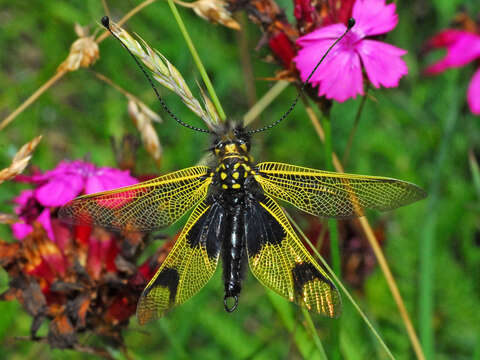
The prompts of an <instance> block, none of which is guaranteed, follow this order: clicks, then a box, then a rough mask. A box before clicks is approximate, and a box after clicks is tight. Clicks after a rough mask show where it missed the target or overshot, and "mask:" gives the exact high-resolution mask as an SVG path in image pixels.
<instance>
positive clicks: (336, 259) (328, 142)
mask: <svg viewBox="0 0 480 360" xmlns="http://www.w3.org/2000/svg"><path fill="white" fill-rule="evenodd" d="M323 119H324V120H323V127H324V129H325V142H324V145H325V160H326V168H327V170H328V171H333V159H332V152H333V151H332V124H331V122H330V112H329V111H327V112H326V113H325V114H324V116H323ZM328 230H329V233H330V257H331V260H332V267H333V271H334V272H335V273H336V274H338V276H339V277H341V271H342V266H341V260H340V243H339V239H338V226H337V220H335V219H328ZM332 330H333V331H332V332H333V339H334V342H335V345H334V346H333V353H332V355H333V356H332V357H333V359H335V360H339V359H340V350H339V349H340V345H339V344H340V341H339V338H340V336H339V334H340V326H339V323H338V322H336V323H334V324H333V326H332Z"/></svg>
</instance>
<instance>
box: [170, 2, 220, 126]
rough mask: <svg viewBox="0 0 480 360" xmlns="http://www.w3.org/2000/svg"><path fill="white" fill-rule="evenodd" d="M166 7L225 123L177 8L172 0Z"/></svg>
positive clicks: (216, 98) (208, 79) (210, 84)
mask: <svg viewBox="0 0 480 360" xmlns="http://www.w3.org/2000/svg"><path fill="white" fill-rule="evenodd" d="M167 2H168V5H169V6H170V9H171V10H172V14H173V17H174V18H175V20H176V21H177V24H178V27H179V28H180V32H181V33H182V35H183V38H184V39H185V42H186V43H187V46H188V49H189V50H190V53H191V54H192V57H193V61H194V62H195V65H196V66H197V68H198V71H199V72H200V75H201V77H202V79H203V82H204V83H205V86H206V88H207V91H208V93H209V94H210V98H211V99H212V102H213V104H214V105H215V108H216V109H217V113H218V116H220V119H222V121H225V119H226V118H227V116H226V115H225V112H224V111H223V108H222V105H221V104H220V101H219V100H218V97H217V94H216V93H215V90H214V88H213V85H212V82H211V81H210V78H209V77H208V74H207V71H206V70H205V67H204V66H203V63H202V60H200V56H198V52H197V50H196V49H195V46H194V45H193V42H192V39H191V38H190V35H189V34H188V31H187V28H186V27H185V24H184V23H183V20H182V18H181V17H180V13H179V12H178V10H177V7H176V5H175V3H174V2H173V0H167Z"/></svg>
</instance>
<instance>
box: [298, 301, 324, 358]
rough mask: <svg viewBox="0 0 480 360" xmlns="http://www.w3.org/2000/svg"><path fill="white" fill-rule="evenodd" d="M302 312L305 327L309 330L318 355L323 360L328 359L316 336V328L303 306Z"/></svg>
mask: <svg viewBox="0 0 480 360" xmlns="http://www.w3.org/2000/svg"><path fill="white" fill-rule="evenodd" d="M302 313H303V316H304V318H305V322H306V324H305V327H306V329H307V330H308V331H310V334H311V335H312V338H313V342H314V343H315V346H316V347H317V349H318V351H319V353H320V357H321V358H322V359H324V360H327V359H328V357H327V354H326V353H325V349H324V348H323V345H322V341H321V340H320V338H319V337H318V334H317V329H315V325H314V324H313V321H312V317H311V316H310V313H309V312H308V310H307V309H305V308H304V307H302Z"/></svg>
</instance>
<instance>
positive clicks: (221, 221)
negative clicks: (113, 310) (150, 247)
mask: <svg viewBox="0 0 480 360" xmlns="http://www.w3.org/2000/svg"><path fill="white" fill-rule="evenodd" d="M208 200H209V199H207V200H205V201H203V202H202V203H200V204H199V205H198V206H197V207H196V208H195V209H194V210H193V213H192V214H191V215H190V218H189V219H188V221H187V224H186V225H185V227H184V228H183V230H182V233H181V234H180V236H179V238H178V239H177V241H176V243H175V245H174V246H173V249H172V250H171V251H170V253H169V254H168V256H167V258H166V259H165V261H164V262H163V263H162V265H161V266H160V268H159V269H158V271H157V273H156V274H155V276H154V277H153V278H152V279H151V280H150V282H149V283H148V285H147V286H146V288H145V290H144V291H143V293H142V295H141V297H140V300H139V302H138V306H137V318H138V322H139V323H140V324H145V323H146V322H148V321H151V320H154V319H157V318H159V317H161V316H163V315H164V314H165V313H166V312H167V311H168V310H169V309H170V308H172V307H173V306H176V305H180V304H182V303H184V302H185V301H187V300H188V299H189V298H191V297H192V296H193V295H195V294H196V293H197V292H198V291H199V290H200V289H201V288H202V287H203V286H204V285H205V284H206V283H207V282H208V280H209V279H210V278H211V277H212V275H213V274H214V272H215V269H216V267H217V263H218V257H219V252H220V246H221V242H222V239H223V237H224V236H225V234H224V233H225V223H226V214H225V211H224V209H223V207H222V206H221V205H219V204H218V203H216V202H211V201H208Z"/></svg>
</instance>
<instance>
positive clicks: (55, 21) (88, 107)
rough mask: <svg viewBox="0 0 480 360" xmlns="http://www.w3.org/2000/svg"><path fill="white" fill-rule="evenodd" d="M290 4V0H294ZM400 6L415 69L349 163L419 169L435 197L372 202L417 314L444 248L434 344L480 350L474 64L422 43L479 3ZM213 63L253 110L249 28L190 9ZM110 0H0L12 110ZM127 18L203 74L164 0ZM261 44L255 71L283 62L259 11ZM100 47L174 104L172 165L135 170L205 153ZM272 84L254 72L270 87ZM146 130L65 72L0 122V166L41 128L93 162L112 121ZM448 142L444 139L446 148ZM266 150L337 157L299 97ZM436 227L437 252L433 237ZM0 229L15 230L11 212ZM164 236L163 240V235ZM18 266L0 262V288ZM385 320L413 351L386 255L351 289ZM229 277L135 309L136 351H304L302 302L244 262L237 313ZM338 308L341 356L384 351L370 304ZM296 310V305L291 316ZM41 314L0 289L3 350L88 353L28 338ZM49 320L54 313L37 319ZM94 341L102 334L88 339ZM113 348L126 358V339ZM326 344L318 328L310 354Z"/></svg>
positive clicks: (183, 113)
mask: <svg viewBox="0 0 480 360" xmlns="http://www.w3.org/2000/svg"><path fill="white" fill-rule="evenodd" d="M108 3H109V5H110V7H111V11H112V17H113V18H114V19H115V18H116V19H118V18H120V17H121V16H122V15H123V14H125V13H126V12H127V11H128V10H130V9H131V8H133V7H134V6H135V5H137V4H138V3H139V2H138V1H133V0H130V1H115V2H113V1H109V2H108ZM281 4H282V6H284V7H285V9H286V11H287V13H289V14H291V9H292V5H291V3H289V2H288V1H283V2H282V3H281ZM397 6H398V12H399V16H400V22H399V25H398V27H397V28H396V29H395V30H394V31H393V32H392V33H390V34H389V35H388V37H387V39H386V41H388V42H389V43H392V44H395V45H396V46H399V47H402V48H404V49H407V50H408V54H407V55H406V56H405V59H406V61H407V63H408V66H409V74H408V76H407V77H405V78H404V79H402V81H401V86H400V87H399V88H397V89H381V90H374V91H372V92H371V93H372V95H373V97H374V98H375V100H374V101H373V100H368V101H367V104H366V107H365V110H364V113H363V116H362V119H361V123H360V127H359V130H358V133H357V135H356V138H355V141H354V145H353V149H352V155H351V160H350V162H349V166H348V169H347V170H348V172H353V173H359V174H372V175H382V176H391V177H395V178H400V179H403V180H408V181H411V182H414V183H417V184H419V185H421V186H422V187H424V188H425V189H426V190H427V191H428V192H429V193H430V197H429V198H428V199H427V200H425V201H422V202H420V203H417V204H414V205H411V206H408V207H405V208H402V209H399V210H396V211H395V212H392V213H388V214H378V213H375V214H370V216H369V218H370V219H371V220H372V222H373V223H375V222H377V221H379V220H386V221H387V244H386V248H385V251H386V255H387V258H388V261H389V264H390V266H391V267H392V270H393V272H394V275H395V277H396V280H397V281H398V283H399V287H400V290H401V293H402V295H403V296H404V299H405V301H406V303H407V307H408V309H409V312H410V315H411V316H412V319H413V321H414V324H415V326H416V327H417V328H418V326H419V325H420V324H419V322H420V321H422V320H420V319H419V317H418V304H419V301H420V299H419V288H420V287H421V286H423V285H424V284H423V283H421V282H420V281H419V278H420V275H419V272H420V271H421V269H420V268H419V261H420V259H421V257H430V258H431V259H432V261H433V263H434V281H433V283H432V284H431V285H432V286H433V298H434V318H433V319H432V321H433V322H432V324H433V326H434V333H435V355H434V357H435V358H436V359H451V358H455V359H471V358H476V359H480V335H479V334H480V329H479V327H480V311H479V304H480V281H479V280H480V271H479V269H480V232H479V231H480V206H479V199H480V193H478V192H476V190H475V186H474V184H473V176H472V172H471V169H470V167H469V163H468V152H469V150H473V151H476V152H477V157H478V156H479V154H480V153H479V151H480V146H479V144H480V118H479V117H478V116H477V117H475V116H473V115H472V114H471V113H470V112H469V110H468V108H467V106H466V100H465V99H466V89H467V85H468V81H469V79H470V78H471V76H472V74H473V71H474V69H475V67H474V66H472V65H469V66H466V67H465V68H462V69H458V70H450V71H448V72H447V73H444V74H442V75H440V76H437V77H432V78H429V77H424V76H423V75H422V70H423V69H424V67H425V65H426V64H428V63H431V62H432V61H433V60H434V59H435V58H438V56H439V55H441V54H439V53H437V54H431V55H428V56H426V55H425V54H424V53H422V52H421V50H422V46H423V45H424V43H425V41H426V40H427V39H428V38H429V37H430V36H432V35H433V34H435V33H437V32H438V31H439V30H441V29H443V28H445V27H447V26H448V24H449V22H450V21H451V19H452V18H453V16H454V14H455V12H456V11H457V10H459V9H460V7H464V8H466V9H467V10H468V11H469V12H470V14H471V15H472V17H476V16H477V15H479V14H480V5H479V4H478V2H476V1H473V0H472V1H460V0H455V1H452V0H438V1H435V2H430V1H413V0H410V1H398V2H397ZM180 11H181V14H182V16H183V18H184V21H185V22H186V24H187V27H188V29H189V32H190V34H191V35H192V37H193V40H194V42H195V44H196V46H197V49H198V51H199V53H200V56H201V58H202V61H203V62H204V65H205V66H206V68H207V71H208V73H209V75H210V76H211V79H212V82H213V84H214V87H215V89H216V91H217V94H218V95H219V98H220V100H221V102H222V105H223V107H224V108H225V110H226V112H227V114H228V115H229V116H230V117H232V118H234V119H240V118H241V117H242V115H243V114H244V113H245V112H246V111H247V110H248V105H247V100H246V95H245V88H246V86H245V82H244V81H245V80H244V77H243V75H242V70H241V63H240V50H239V45H238V39H237V34H236V33H235V32H233V31H230V30H228V29H225V28H223V27H220V26H212V25H210V24H208V23H206V22H205V21H203V20H201V19H199V18H198V17H196V16H195V15H194V14H193V12H191V11H189V10H185V9H180ZM103 13H104V11H103V8H102V4H101V1H99V0H83V1H80V0H69V1H40V0H30V1H19V2H12V1H5V0H0V23H1V24H2V30H1V31H0V63H1V67H0V69H1V70H0V89H1V96H0V117H1V118H4V117H5V116H6V115H8V114H9V113H10V112H11V111H13V109H15V108H16V107H17V106H18V105H19V104H20V103H21V102H22V101H23V100H24V99H25V98H26V97H27V96H29V95H30V94H31V93H33V92H34V91H35V90H36V89H37V88H38V87H39V86H40V85H41V84H42V83H43V82H44V81H46V80H47V79H48V78H49V77H50V76H51V75H52V74H53V73H54V72H55V69H56V67H57V66H58V64H59V63H60V62H61V61H63V60H64V58H65V57H66V56H67V54H68V49H69V47H70V44H71V43H72V42H73V41H74V40H75V39H76V36H75V33H74V31H73V25H74V23H75V22H78V23H80V24H82V25H91V26H92V28H95V27H96V25H97V22H98V21H99V19H100V18H101V16H102V15H103ZM126 28H127V29H128V30H129V31H130V32H132V33H133V32H136V33H138V34H140V35H141V36H142V38H144V39H145V40H146V41H147V42H148V43H149V44H150V45H151V46H152V47H154V48H157V49H158V50H160V51H161V52H162V53H163V54H164V55H165V56H166V57H167V58H168V59H169V60H170V61H171V62H172V63H173V64H175V66H176V67H177V68H178V69H179V70H180V71H181V72H182V74H183V75H184V77H185V78H186V79H187V81H188V82H189V84H190V86H191V88H192V89H196V85H195V80H196V79H199V75H198V72H197V71H196V68H195V66H194V64H193V61H192V59H191V56H190V53H189V52H188V51H187V47H186V45H185V43H184V41H183V39H182V37H181V35H180V32H179V29H178V27H177V25H176V23H175V22H174V19H173V17H172V15H171V13H170V10H169V8H168V6H167V4H166V3H165V2H163V1H158V2H156V3H154V4H153V5H150V6H149V7H148V8H147V9H145V10H144V11H142V12H140V13H139V14H138V15H136V16H135V17H133V18H132V19H131V20H130V21H129V22H128V24H127V26H126ZM247 32H248V37H249V48H250V49H251V53H250V56H251V59H252V62H253V65H254V74H255V77H256V78H257V79H260V78H264V77H271V76H272V75H273V73H274V71H275V70H277V69H278V67H277V66H276V65H274V64H269V63H266V62H264V61H263V57H264V55H266V52H265V50H260V51H254V50H253V49H254V48H255V46H256V44H257V42H258V41H259V39H260V37H261V35H260V33H259V31H258V28H257V27H255V26H253V25H252V24H249V25H248V27H247ZM100 56H101V57H100V60H99V61H98V62H97V63H96V64H95V65H94V69H95V70H96V71H98V72H100V73H102V74H104V75H106V76H108V77H110V78H112V79H113V80H114V81H115V82H116V83H118V84H119V85H121V86H122V87H124V88H127V89H129V91H131V92H132V93H134V94H135V95H136V96H138V97H139V98H140V99H142V100H143V101H144V102H145V103H147V104H148V105H149V106H150V107H151V108H153V109H155V110H157V111H158V112H159V113H160V114H162V116H163V117H164V123H163V124H157V125H155V127H156V130H157V131H158V134H159V136H160V139H161V142H162V144H163V147H164V157H163V162H162V167H161V168H160V169H158V168H156V167H155V165H154V162H153V161H152V160H151V158H150V157H149V156H148V155H147V154H146V152H145V150H144V149H140V151H139V157H138V163H137V172H139V173H152V172H153V173H166V172H169V171H172V170H176V169H180V168H183V167H187V166H190V165H192V164H194V163H195V162H196V161H198V160H199V158H200V156H201V154H200V153H199V149H207V148H208V146H209V139H208V137H206V136H204V135H201V134H198V133H194V132H191V131H188V130H187V129H184V128H181V127H179V126H178V125H177V124H175V123H174V122H173V121H171V120H170V119H169V118H167V116H166V115H165V114H164V113H162V112H161V111H160V106H159V105H158V104H157V103H156V100H155V98H154V95H153V93H152V91H151V89H150V87H149V86H148V84H147V83H146V81H145V79H144V78H143V77H142V74H141V73H140V72H139V71H138V69H137V68H136V67H135V66H134V65H133V63H132V61H131V59H129V56H128V54H126V53H125V52H124V51H123V50H122V49H121V48H120V46H119V45H118V44H117V43H115V42H114V41H112V40H111V39H107V40H106V41H104V42H102V43H101V45H100ZM271 85H272V84H271V83H269V82H266V81H262V80H257V81H256V91H257V95H258V97H260V96H261V95H262V94H264V93H265V92H266V91H267V90H268V88H269V87H270V86H271ZM162 92H163V94H164V96H165V100H166V102H167V103H168V104H170V107H171V108H172V109H173V110H174V112H175V113H176V114H178V115H179V116H180V117H181V118H182V119H183V120H184V121H186V122H188V123H191V124H197V125H201V124H200V121H199V120H198V119H197V118H195V116H194V115H193V114H192V113H191V112H190V111H189V110H188V109H186V108H185V107H184V106H183V105H182V104H181V102H180V101H179V100H178V98H177V97H176V96H175V95H173V94H171V93H168V92H167V91H162ZM294 96H295V90H294V89H293V88H292V87H289V88H288V89H287V90H286V91H284V92H283V93H282V94H281V95H280V96H279V98H278V99H276V101H275V102H274V103H273V105H272V106H270V107H269V108H268V109H267V111H266V112H264V113H263V114H262V115H261V117H260V119H259V122H257V125H258V124H259V123H260V122H261V123H262V124H265V123H268V122H271V121H273V120H275V119H277V118H278V117H280V116H281V114H282V113H283V112H284V111H285V110H286V107H287V105H286V104H288V103H289V102H290V101H291V99H293V98H294ZM358 105H359V99H357V100H350V101H348V102H346V103H344V104H335V105H334V106H333V111H332V123H333V147H334V150H335V151H336V152H337V153H339V154H340V155H341V154H343V151H344V149H345V146H346V142H347V139H348V134H349V131H350V129H351V127H352V124H353V119H354V117H355V112H356V109H357V107H358ZM126 133H134V134H136V133H137V132H136V130H135V128H134V126H133V125H132V123H131V121H130V119H129V117H128V114H127V107H126V101H125V98H124V97H123V96H122V95H121V94H119V93H118V92H117V91H116V90H114V89H112V88H111V87H108V86H107V85H105V84H104V83H102V82H100V81H99V80H97V79H96V78H95V77H94V75H93V73H92V72H91V71H89V70H79V71H76V72H73V73H70V74H68V75H66V76H65V78H64V79H62V80H61V81H60V82H59V83H58V84H56V85H55V86H54V87H53V88H52V89H51V90H50V91H48V92H47V93H46V94H44V95H43V96H42V97H41V98H40V99H39V100H38V101H37V102H35V104H34V105H33V106H31V107H30V108H28V109H27V110H26V111H25V112H23V113H22V114H21V115H20V116H19V117H18V118H17V119H16V120H15V121H14V122H13V123H12V124H10V125H9V126H8V127H7V128H6V129H5V130H3V131H0V168H3V167H6V166H7V165H8V164H9V163H10V160H11V157H12V156H13V155H14V154H15V152H16V151H17V150H18V148H19V147H20V146H21V145H23V144H24V143H26V142H27V141H30V140H31V139H32V138H33V137H34V136H36V135H39V134H42V135H43V136H44V139H43V141H42V142H41V144H40V146H39V147H38V149H37V150H36V152H35V155H34V157H33V160H32V163H33V164H34V165H35V166H38V167H40V168H41V169H44V170H46V169H51V168H53V167H55V166H56V164H57V163H58V162H59V161H61V160H63V159H65V158H70V159H77V158H83V157H85V156H89V157H90V159H91V160H92V161H93V162H94V163H95V164H97V165H101V166H115V161H114V156H113V153H112V151H111V146H110V140H109V137H112V136H113V137H114V138H116V139H121V137H122V136H123V135H125V134H126ZM442 148H443V151H442ZM253 155H254V157H255V158H256V159H262V160H272V161H282V162H287V163H293V164H298V165H305V166H309V167H315V168H323V167H324V164H325V159H324V154H323V146H322V144H321V143H320V142H319V140H318V138H317V137H316V135H315V133H314V131H313V128H312V125H311V123H310V121H309V120H308V117H307V116H306V113H305V110H304V108H303V107H302V105H299V106H297V108H296V110H295V111H294V112H293V114H292V116H290V118H289V119H288V120H287V121H285V122H284V123H283V124H282V125H280V126H279V127H277V128H276V129H274V130H273V131H270V132H267V133H264V134H262V135H260V136H258V137H257V138H255V140H254V150H253ZM20 188H21V185H18V184H13V183H4V184H2V185H0V211H1V212H10V211H11V210H12V204H11V202H10V200H11V199H12V198H13V197H14V196H15V195H17V194H18V192H19V190H20ZM428 236H431V237H432V238H433V240H434V247H433V250H432V252H431V253H425V251H424V250H422V242H423V241H424V239H425V237H428ZM0 237H1V238H2V239H12V236H11V233H10V230H9V228H8V227H7V226H4V225H2V227H1V228H0ZM153 250H154V249H152V251H153ZM7 282H8V279H7V277H6V275H5V274H4V273H3V272H2V273H0V291H3V290H4V289H5V288H6V287H7ZM354 295H355V298H356V300H357V301H358V302H359V303H360V304H361V306H362V308H363V309H365V311H366V313H367V314H368V316H369V317H370V318H371V319H372V320H373V322H374V324H375V326H376V327H377V328H378V329H379V331H380V333H381V335H382V337H383V339H384V340H385V342H386V343H387V344H388V345H389V346H390V347H391V349H392V351H393V353H394V354H395V355H396V357H397V358H398V359H409V358H413V356H414V355H413V352H412V350H411V347H410V343H409V341H408V338H407V335H406V333H405V331H404V326H403V323H402V322H401V319H400V316H399V315H398V311H397V308H396V306H395V304H394V302H393V300H392V297H391V295H390V292H389V290H388V287H387V285H386V282H385V280H384V277H383V275H382V274H381V272H380V271H379V270H378V269H377V270H376V271H375V272H374V273H373V274H372V275H371V276H370V277H369V278H368V280H367V282H366V284H365V289H364V291H362V292H357V293H355V294H354ZM222 297H223V292H222V284H221V280H220V276H219V274H218V273H217V275H216V277H215V279H213V280H212V281H211V282H210V283H209V284H208V285H207V287H206V288H205V289H204V290H203V291H201V292H200V293H199V294H198V295H197V296H195V297H194V298H193V299H192V300H191V301H189V302H188V303H186V304H185V305H183V306H182V307H181V308H179V309H177V310H175V311H173V312H172V313H170V314H169V315H168V316H167V317H165V318H163V319H161V320H160V321H157V322H155V323H153V324H150V325H148V326H147V327H145V328H141V327H140V326H139V325H138V324H137V323H136V320H134V319H132V321H131V325H130V327H129V329H128V330H127V331H126V332H125V337H126V344H127V346H128V349H129V351H130V353H131V354H132V356H133V357H135V358H142V359H154V358H155V359H158V358H165V359H167V358H168V359H170V358H172V359H176V358H198V359H217V358H227V357H228V358H231V359H276V358H283V359H285V358H293V359H295V358H301V357H302V356H301V355H300V353H299V352H298V350H297V349H296V346H295V343H294V341H293V340H292V339H293V335H292V333H293V332H295V331H297V330H296V329H298V328H300V327H302V321H303V317H302V314H301V312H300V311H299V309H298V308H296V307H295V306H293V305H290V304H287V303H286V302H283V301H281V300H278V299H274V303H275V304H276V306H272V302H271V300H270V297H268V296H266V295H265V289H264V288H263V287H262V286H261V285H260V284H259V283H258V282H256V281H255V280H253V279H252V277H251V276H250V275H248V276H247V280H246V284H245V286H244V292H243V294H242V298H241V303H240V308H239V310H238V311H236V312H235V313H233V314H227V313H225V312H224V311H223V304H222ZM344 304H345V311H344V314H343V315H342V317H341V319H340V320H329V319H324V318H316V317H314V321H315V325H316V327H317V330H318V332H319V336H320V338H321V340H322V343H323V345H324V347H325V349H326V352H327V355H329V354H331V353H332V347H333V346H336V344H338V343H339V344H340V353H341V356H342V358H346V359H365V358H372V357H374V358H385V354H384V353H383V352H382V350H380V348H379V347H378V345H377V343H376V341H375V339H374V338H373V337H372V334H371V333H370V332H369V331H368V329H367V328H366V326H365V324H364V323H363V322H362V320H361V318H360V317H359V315H358V314H357V313H356V312H355V311H354V310H353V309H352V307H351V305H350V304H348V302H347V301H346V300H345V299H344ZM285 319H291V320H294V321H295V322H294V327H293V330H288V326H286V322H285ZM333 322H339V323H340V340H339V342H337V339H332V336H331V328H332V323H333ZM29 326H30V318H29V316H27V315H26V314H25V313H24V312H23V311H22V310H21V309H20V307H19V306H18V304H16V303H5V302H2V303H0V347H1V348H2V351H0V358H8V359H25V358H37V359H67V358H68V359H70V358H74V359H77V358H78V359H80V358H85V355H84V354H78V353H75V352H73V351H67V350H66V351H60V350H53V351H52V350H50V349H49V348H48V346H47V345H44V344H38V343H33V342H25V341H16V340H15V339H14V337H15V336H26V335H28V329H29ZM42 331H43V333H45V331H46V328H45V327H43V328H42V330H41V331H40V333H42ZM84 341H85V342H86V343H89V344H95V343H96V340H95V339H91V338H86V339H84ZM111 353H112V355H113V356H114V357H116V358H119V359H122V358H123V356H124V355H122V354H121V353H120V352H119V351H118V349H111ZM307 358H316V353H315V350H314V345H313V341H312V354H311V356H308V357H307Z"/></svg>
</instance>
